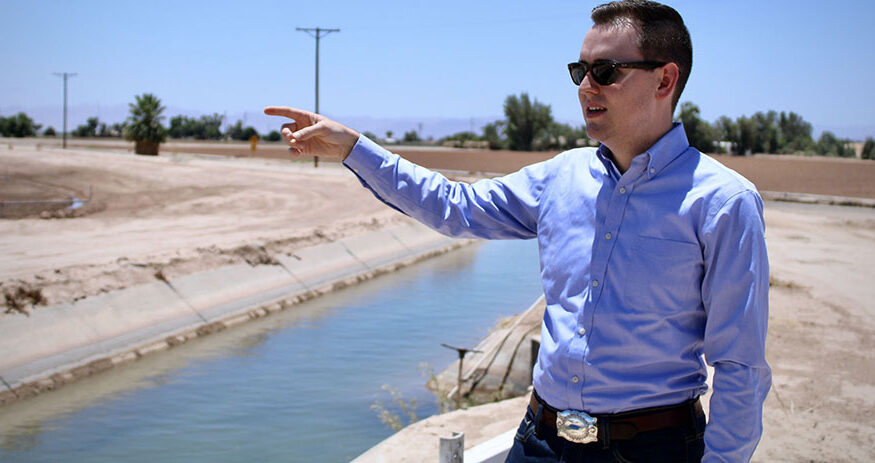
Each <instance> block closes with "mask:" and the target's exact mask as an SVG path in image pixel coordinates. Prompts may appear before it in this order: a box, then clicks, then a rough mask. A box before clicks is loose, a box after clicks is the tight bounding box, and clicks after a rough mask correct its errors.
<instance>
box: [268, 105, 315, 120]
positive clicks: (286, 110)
mask: <svg viewBox="0 0 875 463" xmlns="http://www.w3.org/2000/svg"><path fill="white" fill-rule="evenodd" d="M264 114H267V115H268V116H285V117H288V118H289V119H294V120H296V121H303V120H305V119H310V117H311V116H312V113H311V112H310V111H305V110H303V109H297V108H290V107H288V106H268V107H266V108H264Z"/></svg>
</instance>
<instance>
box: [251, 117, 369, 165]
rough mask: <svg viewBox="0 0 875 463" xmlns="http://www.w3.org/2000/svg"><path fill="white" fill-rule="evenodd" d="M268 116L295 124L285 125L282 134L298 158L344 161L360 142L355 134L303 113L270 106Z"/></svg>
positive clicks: (334, 123) (330, 121) (341, 125)
mask: <svg viewBox="0 0 875 463" xmlns="http://www.w3.org/2000/svg"><path fill="white" fill-rule="evenodd" d="M264 114H267V115H268V116H283V117H287V118H289V119H292V120H293V121H294V122H288V123H285V124H283V126H282V130H281V131H280V134H281V135H282V137H283V139H285V140H286V142H287V143H288V144H289V151H290V152H291V153H292V154H293V155H295V156H301V155H308V156H324V157H329V158H335V159H338V160H340V161H343V160H344V159H346V157H347V156H348V155H349V153H350V151H352V148H353V146H355V143H356V141H358V139H359V133H358V132H356V131H355V130H353V129H351V128H349V127H346V126H345V125H343V124H341V123H339V122H335V121H332V120H331V119H328V118H327V117H325V116H321V115H319V114H316V113H311V112H310V111H305V110H303V109H296V108H290V107H288V106H268V107H266V108H264Z"/></svg>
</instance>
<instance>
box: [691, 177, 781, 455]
mask: <svg viewBox="0 0 875 463" xmlns="http://www.w3.org/2000/svg"><path fill="white" fill-rule="evenodd" d="M704 238H705V239H704V242H705V246H704V259H705V277H704V279H703V284H702V300H703V303H704V306H705V311H706V313H707V322H706V328H705V336H704V353H705V359H706V360H707V362H708V364H710V365H712V366H713V367H714V386H713V387H714V391H713V395H712V397H711V404H710V417H709V422H708V426H707V427H706V431H705V457H704V458H703V461H705V462H730V461H731V462H745V461H749V460H750V458H751V455H752V454H753V452H754V450H755V449H756V446H757V443H758V442H759V440H760V436H761V435H762V406H763V401H764V400H765V398H766V394H767V393H768V391H769V388H770V387H771V370H770V369H769V365H768V364H767V363H766V357H765V341H766V330H767V325H768V315H769V314H768V312H769V310H768V305H769V263H768V256H767V252H766V244H765V223H764V220H763V203H762V199H761V198H760V197H759V195H758V194H757V193H756V192H755V191H751V190H745V191H742V192H740V193H737V194H735V195H734V196H732V197H730V198H729V199H728V200H726V201H725V202H724V204H723V205H722V206H721V207H720V208H719V209H717V210H716V211H715V212H714V213H713V214H712V215H711V216H710V217H709V218H708V220H707V221H706V226H705V230H704Z"/></svg>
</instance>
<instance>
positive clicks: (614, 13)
mask: <svg viewBox="0 0 875 463" xmlns="http://www.w3.org/2000/svg"><path fill="white" fill-rule="evenodd" d="M592 21H593V22H594V23H595V24H596V25H603V24H623V23H625V22H628V23H629V24H631V25H632V26H634V27H635V29H637V31H638V49H639V50H641V54H642V55H644V59H646V60H653V61H665V62H669V63H675V64H677V66H678V69H679V75H678V83H677V88H676V89H675V93H674V95H673V96H672V111H674V108H675V107H676V106H677V104H678V100H680V98H681V92H683V91H684V87H685V86H686V85H687V79H689V77H690V70H691V69H692V67H693V43H692V41H691V40H690V32H689V31H688V30H687V26H685V25H684V20H683V18H681V15H680V14H678V12H677V11H675V10H674V8H672V7H670V6H667V5H663V4H661V3H656V2H651V1H647V0H623V1H616V2H611V3H606V4H604V5H599V6H597V7H595V8H593V10H592Z"/></svg>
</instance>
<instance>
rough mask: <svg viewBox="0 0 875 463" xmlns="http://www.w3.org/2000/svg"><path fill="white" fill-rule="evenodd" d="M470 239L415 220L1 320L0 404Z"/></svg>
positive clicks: (399, 266) (449, 248)
mask: <svg viewBox="0 0 875 463" xmlns="http://www.w3.org/2000/svg"><path fill="white" fill-rule="evenodd" d="M470 242H471V240H456V239H451V238H447V237H445V236H443V235H440V234H438V233H436V232H434V231H431V230H429V229H427V228H426V227H425V226H422V225H419V224H414V223H410V224H406V225H402V226H398V227H394V228H390V229H384V230H377V231H371V232H366V233H361V234H358V235H354V236H351V237H348V238H344V239H341V240H338V241H336V242H331V243H325V244H320V245H317V246H312V247H308V248H304V249H301V250H299V251H297V252H295V253H293V254H290V255H276V256H274V259H273V261H272V262H269V263H266V264H262V265H248V264H236V265H228V266H222V267H218V268H214V269H210V270H207V271H203V272H197V273H192V274H188V275H184V276H180V277H177V278H171V279H164V280H161V281H155V282H150V283H146V284H142V285H137V286H133V287H129V288H124V289H120V290H116V291H111V292H108V293H105V294H101V295H98V296H93V297H88V298H84V299H81V300H77V301H73V302H69V303H62V304H57V305H52V306H48V307H42V308H40V309H39V310H35V311H33V312H32V313H31V314H30V315H28V316H26V317H23V316H18V317H14V318H11V317H7V318H5V319H4V320H3V323H0V351H2V352H4V356H3V357H2V359H0V380H2V385H3V388H4V390H3V391H0V405H2V404H6V403H10V402H13V401H16V400H21V399H24V398H27V397H31V396H33V395H36V394H39V393H41V392H45V391H49V390H53V389H57V388H58V387H60V386H62V385H64V384H67V383H69V382H72V381H75V380H78V379H81V378H83V377H87V376H90V375H92V374H95V373H98V372H100V371H103V370H106V369H110V368H114V367H116V366H120V365H124V364H126V363H128V362H131V361H134V360H137V359H139V358H141V357H143V356H145V355H148V354H151V353H154V352H160V351H164V350H167V349H170V348H172V347H174V346H176V345H178V344H181V343H184V342H186V341H188V340H191V339H194V338H197V337H200V336H204V335H207V334H210V333H213V332H216V331H221V330H224V329H226V328H229V327H231V326H234V325H237V324H240V323H243V322H246V321H248V320H252V319H257V318H260V317H264V316H266V315H268V314H270V313H272V312H276V311H279V310H283V309H285V308H288V307H291V306H293V305H295V304H297V303H299V302H302V301H304V300H307V299H310V298H313V297H316V296H319V295H321V294H324V293H326V292H329V291H332V290H335V289H339V288H343V287H346V286H348V285H350V284H355V283H357V282H359V281H364V280H367V279H370V278H373V277H375V276H378V275H381V274H384V273H388V272H392V271H394V270H397V269H399V268H401V267H404V266H406V265H409V264H411V263H414V262H417V261H419V260H422V259H425V258H428V257H431V256H434V255H438V254H442V253H444V252H447V251H449V250H452V249H455V248H458V247H460V246H463V245H465V244H467V243H470Z"/></svg>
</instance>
